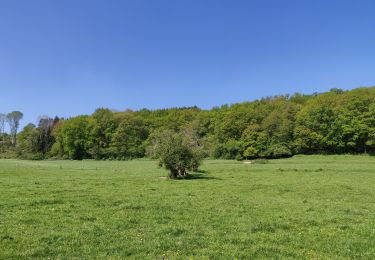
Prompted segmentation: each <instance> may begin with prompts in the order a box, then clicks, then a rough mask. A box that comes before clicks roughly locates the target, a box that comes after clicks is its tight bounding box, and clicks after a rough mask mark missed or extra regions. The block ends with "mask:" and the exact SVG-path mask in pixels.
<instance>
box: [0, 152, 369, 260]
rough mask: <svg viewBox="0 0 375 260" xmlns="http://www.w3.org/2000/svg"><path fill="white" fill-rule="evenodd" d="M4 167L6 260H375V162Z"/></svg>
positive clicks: (0, 236) (0, 240)
mask: <svg viewBox="0 0 375 260" xmlns="http://www.w3.org/2000/svg"><path fill="white" fill-rule="evenodd" d="M201 169H202V172H200V173H197V174H194V175H193V176H192V177H191V178H190V179H187V180H167V179H165V178H160V177H161V176H166V175H167V172H166V171H165V170H164V169H162V168H158V167H157V163H156V162H155V161H151V160H133V161H123V162H122V161H21V160H0V259H12V258H13V259H20V258H22V259H26V258H48V257H49V258H51V259H56V258H58V259H61V258H63V259H72V258H77V259H78V258H79V259H81V258H85V259H92V258H98V259H103V258H111V259H117V258H118V259H120V258H121V259H123V258H137V259H145V258H146V259H155V258H157V259H178V258H182V259H186V258H189V257H190V258H193V259H202V258H203V259H208V258H213V259H234V258H239V259H245V258H246V259H249V258H314V259H316V258H323V259H324V258H361V259H366V258H367V259H373V258H375V188H374V187H375V157H372V156H352V155H351V156H349V155H341V156H338V155H334V156H323V155H313V156H302V155H301V156H295V157H293V158H289V159H280V160H271V161H268V163H264V164H263V163H252V164H245V163H243V162H238V161H227V160H206V161H205V162H204V164H203V166H202V167H201Z"/></svg>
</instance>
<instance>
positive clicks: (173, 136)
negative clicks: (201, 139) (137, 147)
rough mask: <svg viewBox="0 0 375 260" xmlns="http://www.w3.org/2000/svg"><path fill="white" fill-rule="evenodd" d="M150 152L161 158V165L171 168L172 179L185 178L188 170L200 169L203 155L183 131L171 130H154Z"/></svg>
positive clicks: (170, 175)
mask: <svg viewBox="0 0 375 260" xmlns="http://www.w3.org/2000/svg"><path fill="white" fill-rule="evenodd" d="M149 142H150V148H149V153H150V154H151V155H152V156H153V157H155V158H158V159H159V165H160V166H164V167H165V168H166V169H167V170H169V177H170V178H172V179H177V178H184V177H186V176H187V174H188V172H187V171H188V170H198V167H199V164H200V160H201V157H200V156H199V153H198V152H197V151H195V150H194V148H192V146H191V145H190V140H186V136H185V135H183V134H182V133H178V132H174V131H171V130H163V131H158V132H154V133H153V134H152V136H151V137H150V141H149Z"/></svg>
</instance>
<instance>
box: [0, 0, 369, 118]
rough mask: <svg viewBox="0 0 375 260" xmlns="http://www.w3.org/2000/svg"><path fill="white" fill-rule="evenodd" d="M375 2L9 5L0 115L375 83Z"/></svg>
mask: <svg viewBox="0 0 375 260" xmlns="http://www.w3.org/2000/svg"><path fill="white" fill-rule="evenodd" d="M374 13H375V1H374V0H368V1H366V0H352V1H347V0H336V1H335V0H310V1H308V0H293V1H290V0H282V1H281V0H274V1H272V0H258V1H257V0H243V1H241V0H225V1H221V0H168V1H167V0H149V1H145V0H132V1H130V0H118V1H115V0H100V1H97V0H53V1H51V0H44V1H42V0H33V1H30V0H24V1H20V0H0V112H9V111H11V110H20V111H22V112H23V113H24V115H25V116H24V120H23V123H24V124H25V123H26V122H34V123H35V122H36V120H37V118H38V116H40V115H49V116H54V115H59V116H65V117H66V116H73V115H78V114H91V113H92V112H93V111H94V110H95V109H96V108H98V107H108V108H112V109H117V110H124V109H126V108H131V109H139V108H143V107H146V108H150V109H153V108H165V107H174V106H193V105H197V106H199V107H202V108H210V107H212V106H217V105H221V104H224V103H234V102H241V101H245V100H253V99H256V98H260V97H263V96H269V95H276V94H286V93H294V92H302V93H312V92H315V91H318V92H321V91H326V90H329V89H330V88H333V87H338V88H343V89H350V88H354V87H359V86H372V85H375V18H374Z"/></svg>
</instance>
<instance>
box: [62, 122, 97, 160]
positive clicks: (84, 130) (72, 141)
mask: <svg viewBox="0 0 375 260" xmlns="http://www.w3.org/2000/svg"><path fill="white" fill-rule="evenodd" d="M91 131H92V118H90V117H88V116H78V117H74V118H71V119H69V120H66V121H65V122H64V123H63V124H62V126H61V128H60V135H61V137H60V141H61V142H63V147H64V153H65V154H66V155H67V156H68V157H69V158H70V159H75V160H82V159H86V158H90V154H89V152H88V151H89V148H90V147H91V146H92V143H91V141H90V137H91V136H90V133H91Z"/></svg>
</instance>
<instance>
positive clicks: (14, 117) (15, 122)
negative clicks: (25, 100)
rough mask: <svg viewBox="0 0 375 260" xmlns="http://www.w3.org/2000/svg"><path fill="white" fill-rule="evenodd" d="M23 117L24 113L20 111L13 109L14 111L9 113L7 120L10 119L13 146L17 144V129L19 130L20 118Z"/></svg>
mask: <svg viewBox="0 0 375 260" xmlns="http://www.w3.org/2000/svg"><path fill="white" fill-rule="evenodd" d="M22 117H23V114H22V113H21V112H20V111H13V112H10V113H9V114H8V115H7V121H8V124H9V128H10V133H11V136H12V145H13V146H16V142H17V131H18V127H19V125H20V120H21V119H22Z"/></svg>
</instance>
